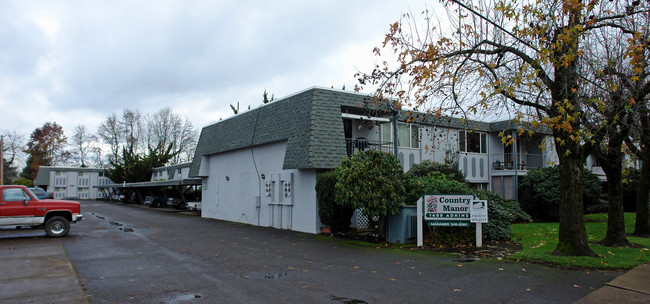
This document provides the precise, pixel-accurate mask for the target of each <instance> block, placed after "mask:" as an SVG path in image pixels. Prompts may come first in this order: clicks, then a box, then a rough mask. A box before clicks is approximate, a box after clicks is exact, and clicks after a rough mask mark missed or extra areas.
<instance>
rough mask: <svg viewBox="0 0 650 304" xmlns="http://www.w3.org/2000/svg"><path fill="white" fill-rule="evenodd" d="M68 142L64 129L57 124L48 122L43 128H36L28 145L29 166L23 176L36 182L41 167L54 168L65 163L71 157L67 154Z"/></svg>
mask: <svg viewBox="0 0 650 304" xmlns="http://www.w3.org/2000/svg"><path fill="white" fill-rule="evenodd" d="M67 140H68V139H67V137H66V136H65V135H64V134H63V128H62V127H61V126H60V125H58V124H57V123H56V122H46V123H45V124H43V126H42V127H40V128H36V130H34V132H32V134H31V135H30V138H29V142H28V143H27V150H26V151H25V152H26V153H27V154H28V157H27V166H26V167H25V169H24V170H23V173H22V174H21V176H22V177H25V178H29V179H31V180H34V178H36V173H38V168H39V167H40V166H52V165H55V164H57V163H61V162H63V161H65V159H67V157H69V155H68V153H67V152H65V145H66V142H67Z"/></svg>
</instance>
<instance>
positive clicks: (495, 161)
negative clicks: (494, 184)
mask: <svg viewBox="0 0 650 304" xmlns="http://www.w3.org/2000/svg"><path fill="white" fill-rule="evenodd" d="M491 160H492V170H515V168H516V169H517V170H530V169H537V168H541V167H543V164H544V160H543V158H542V155H541V154H527V153H520V154H517V160H516V163H515V154H513V153H504V154H492V157H491Z"/></svg>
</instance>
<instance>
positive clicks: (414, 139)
mask: <svg viewBox="0 0 650 304" xmlns="http://www.w3.org/2000/svg"><path fill="white" fill-rule="evenodd" d="M381 140H382V141H383V142H392V141H393V125H392V124H390V123H387V124H382V125H381ZM397 142H398V146H399V147H400V148H413V149H419V148H420V128H419V127H418V126H417V125H413V124H406V123H398V124H397Z"/></svg>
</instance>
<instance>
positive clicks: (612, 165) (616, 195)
mask: <svg viewBox="0 0 650 304" xmlns="http://www.w3.org/2000/svg"><path fill="white" fill-rule="evenodd" d="M615 140H616V139H613V138H612V141H615ZM603 160H604V161H603V165H602V168H603V170H604V171H605V175H607V184H608V188H607V196H608V197H607V234H606V235H605V238H604V239H603V240H602V244H603V245H605V246H611V247H615V246H627V245H629V244H630V242H629V241H628V240H627V238H626V237H625V217H624V210H623V192H622V191H621V181H622V177H623V154H622V153H621V147H620V145H619V146H618V149H614V148H612V147H610V150H609V152H608V153H607V154H605V159H603Z"/></svg>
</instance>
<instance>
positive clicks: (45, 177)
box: [34, 166, 113, 199]
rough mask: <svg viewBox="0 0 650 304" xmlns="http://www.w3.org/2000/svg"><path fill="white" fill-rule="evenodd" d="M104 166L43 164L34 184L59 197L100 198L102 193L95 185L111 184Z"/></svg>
mask: <svg viewBox="0 0 650 304" xmlns="http://www.w3.org/2000/svg"><path fill="white" fill-rule="evenodd" d="M111 184H113V182H112V181H111V180H110V179H109V178H108V177H106V170H105V169H102V168H70V167H50V166H41V167H40V168H38V173H37V175H36V179H35V180H34V185H35V186H37V187H41V188H44V189H45V191H47V192H48V193H53V195H54V198H58V199H98V198H100V197H101V193H100V192H99V191H98V189H97V187H95V186H105V185H111Z"/></svg>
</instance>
